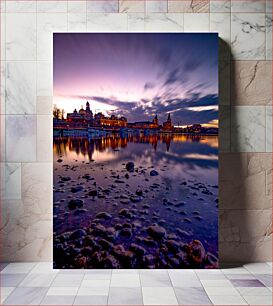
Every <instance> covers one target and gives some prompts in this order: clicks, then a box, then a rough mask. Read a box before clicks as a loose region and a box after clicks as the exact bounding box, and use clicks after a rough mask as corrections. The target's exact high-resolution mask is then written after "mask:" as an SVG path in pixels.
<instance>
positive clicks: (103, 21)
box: [87, 13, 127, 32]
mask: <svg viewBox="0 0 273 306" xmlns="http://www.w3.org/2000/svg"><path fill="white" fill-rule="evenodd" d="M87 30H88V31H95V32H125V31H127V14H112V13H88V14H87Z"/></svg>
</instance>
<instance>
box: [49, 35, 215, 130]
mask: <svg viewBox="0 0 273 306" xmlns="http://www.w3.org/2000/svg"><path fill="white" fill-rule="evenodd" d="M53 69H54V70H53V71H54V104H56V105H57V106H58V107H59V108H63V109H64V110H65V112H72V111H73V110H74V109H75V108H77V110H79V108H80V107H81V106H82V105H83V106H84V107H85V103H86V101H87V100H88V101H89V102H90V107H91V109H92V111H93V113H95V112H99V111H101V112H103V113H104V114H107V115H110V114H116V115H120V116H121V115H123V116H125V117H127V119H128V121H129V122H133V121H144V120H152V118H153V117H154V115H155V114H157V115H158V118H159V122H160V123H162V122H163V121H165V120H166V118H167V113H171V117H172V121H173V123H174V124H175V125H177V124H178V123H179V124H180V125H187V124H193V123H201V124H208V123H209V125H217V124H218V36H217V34H213V33H212V34H211V33H208V34H204V33H202V34H199V33H197V34H195V33H191V34H184V33H171V34H169V33H167V34H161V33H147V34H144V33H139V34H138V33H120V34H119V33H111V34H110V33H109V34H107V33H58V34H54V67H53Z"/></svg>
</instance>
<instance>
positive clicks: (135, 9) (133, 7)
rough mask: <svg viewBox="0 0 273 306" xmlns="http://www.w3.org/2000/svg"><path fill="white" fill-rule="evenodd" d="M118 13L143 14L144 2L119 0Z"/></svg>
mask: <svg viewBox="0 0 273 306" xmlns="http://www.w3.org/2000/svg"><path fill="white" fill-rule="evenodd" d="M118 9H119V13H144V12H145V1H139V0H120V1H119V7H118Z"/></svg>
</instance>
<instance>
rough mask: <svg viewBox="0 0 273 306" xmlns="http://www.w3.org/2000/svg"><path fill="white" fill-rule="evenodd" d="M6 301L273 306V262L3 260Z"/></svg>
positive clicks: (6, 303) (68, 303)
mask: <svg viewBox="0 0 273 306" xmlns="http://www.w3.org/2000/svg"><path fill="white" fill-rule="evenodd" d="M0 270H1V273H0V276H1V279H0V280H1V283H0V285H1V305H272V263H271V262H270V263H268V262H267V263H266V262H265V263H250V264H245V265H232V266H228V267H227V268H223V269H219V270H99V269H94V270H53V269H52V264H51V263H49V262H40V263H29V262H28V263H1V264H0Z"/></svg>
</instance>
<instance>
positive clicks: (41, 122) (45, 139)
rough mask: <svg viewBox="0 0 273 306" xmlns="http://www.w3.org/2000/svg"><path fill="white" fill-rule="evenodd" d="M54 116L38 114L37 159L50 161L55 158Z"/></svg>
mask: <svg viewBox="0 0 273 306" xmlns="http://www.w3.org/2000/svg"><path fill="white" fill-rule="evenodd" d="M52 131H53V126H52V116H50V115H49V116H48V115H38V116H37V161H45V162H50V161H52V159H53V151H52V147H53V142H52V139H53V133H52Z"/></svg>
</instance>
